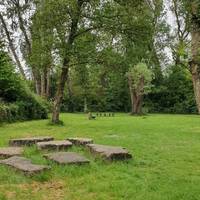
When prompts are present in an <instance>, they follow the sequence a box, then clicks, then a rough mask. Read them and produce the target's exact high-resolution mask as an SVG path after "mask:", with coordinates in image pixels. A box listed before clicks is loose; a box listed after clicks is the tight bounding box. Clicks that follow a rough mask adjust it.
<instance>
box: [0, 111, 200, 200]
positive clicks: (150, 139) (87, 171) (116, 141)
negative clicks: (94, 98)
mask: <svg viewBox="0 0 200 200" xmlns="http://www.w3.org/2000/svg"><path fill="white" fill-rule="evenodd" d="M61 118H62V120H63V121H64V126H51V125H48V120H43V121H30V122H19V123H14V124H8V125H4V126H2V127H0V146H7V145H8V141H9V139H11V138H19V137H27V136H54V137H55V139H66V138H67V137H71V136H72V137H76V136H80V137H90V138H93V139H94V141H95V142H96V143H98V144H106V145H115V146H123V147H126V148H127V149H128V150H129V151H130V152H131V153H132V154H133V156H134V158H133V159H132V160H130V161H128V162H113V163H109V162H104V161H102V160H101V159H99V158H96V159H95V158H94V157H93V156H92V155H91V154H90V153H89V152H88V151H87V150H85V149H83V148H73V149H72V150H73V151H77V152H80V153H81V154H83V155H85V156H86V157H87V158H89V159H90V160H91V163H90V165H87V166H59V165H57V164H55V163H53V162H49V161H47V160H45V159H44V158H43V157H42V153H45V152H41V151H38V150H37V149H36V148H35V147H32V148H26V150H25V153H24V156H26V157H28V158H30V159H32V161H33V162H34V163H40V164H49V165H50V166H51V170H49V171H47V172H44V173H42V174H40V175H36V176H33V177H29V176H25V175H23V174H22V173H20V172H16V171H15V170H13V169H11V168H8V167H5V166H0V200H199V199H200V117H199V116H195V115H148V116H144V117H131V116H128V115H127V114H117V115H116V116H115V117H101V118H97V120H94V121H89V120H88V119H87V117H86V116H85V115H84V114H62V115H61Z"/></svg>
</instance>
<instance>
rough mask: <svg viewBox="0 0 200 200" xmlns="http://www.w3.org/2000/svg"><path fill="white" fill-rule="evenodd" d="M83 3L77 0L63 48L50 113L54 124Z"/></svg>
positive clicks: (56, 120)
mask: <svg viewBox="0 0 200 200" xmlns="http://www.w3.org/2000/svg"><path fill="white" fill-rule="evenodd" d="M83 3H84V1H83V0H78V1H77V10H76V12H75V13H74V15H73V16H72V21H71V27H70V32H69V37H68V40H67V43H66V45H65V46H66V48H65V53H66V54H65V58H64V62H63V67H62V72H61V76H60V81H59V84H58V89H57V92H56V97H55V101H54V108H53V114H52V123H54V124H56V123H59V114H60V105H61V102H62V99H63V95H64V87H65V83H66V81H67V78H68V72H69V63H70V55H69V52H70V51H71V49H72V45H73V43H74V40H75V38H76V34H77V29H78V22H79V18H80V15H81V7H82V5H83Z"/></svg>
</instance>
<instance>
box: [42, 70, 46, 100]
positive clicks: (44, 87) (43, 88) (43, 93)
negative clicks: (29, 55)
mask: <svg viewBox="0 0 200 200" xmlns="http://www.w3.org/2000/svg"><path fill="white" fill-rule="evenodd" d="M41 96H42V97H44V98H45V97H46V70H43V71H42V73H41Z"/></svg>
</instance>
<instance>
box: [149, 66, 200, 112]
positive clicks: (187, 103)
mask: <svg viewBox="0 0 200 200" xmlns="http://www.w3.org/2000/svg"><path fill="white" fill-rule="evenodd" d="M146 105H147V107H149V109H150V112H163V113H196V111H197V110H196V104H195V98H194V93H193V86H192V78H191V74H190V72H189V71H188V69H187V68H185V67H183V66H172V67H171V69H170V70H169V72H168V74H167V76H165V77H164V80H163V83H162V84H161V85H160V86H159V87H157V88H154V89H153V91H152V92H151V93H150V94H149V95H148V97H147V98H146Z"/></svg>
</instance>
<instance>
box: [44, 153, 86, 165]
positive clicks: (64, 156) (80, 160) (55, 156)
mask: <svg viewBox="0 0 200 200" xmlns="http://www.w3.org/2000/svg"><path fill="white" fill-rule="evenodd" d="M44 157H45V158H47V159H49V160H53V161H55V162H57V163H58V164H66V165H67V164H77V165H80V164H87V163H89V162H90V161H89V160H88V159H86V158H85V157H83V156H81V155H79V154H77V153H74V152H58V153H51V154H46V155H44Z"/></svg>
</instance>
